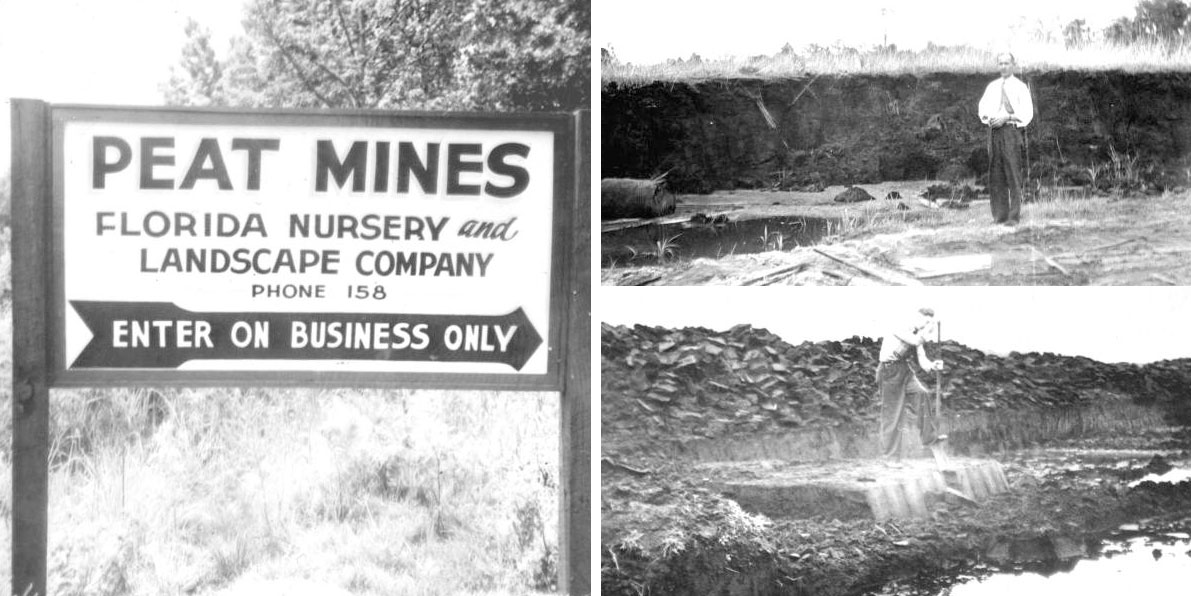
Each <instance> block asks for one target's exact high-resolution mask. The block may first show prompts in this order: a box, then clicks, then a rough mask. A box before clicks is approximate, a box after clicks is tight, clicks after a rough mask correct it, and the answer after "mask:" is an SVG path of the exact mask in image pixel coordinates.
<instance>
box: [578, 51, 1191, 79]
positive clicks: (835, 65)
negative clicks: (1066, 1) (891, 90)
mask: <svg viewBox="0 0 1191 596" xmlns="http://www.w3.org/2000/svg"><path fill="white" fill-rule="evenodd" d="M999 51H1001V49H1000V48H973V47H970V46H947V47H945V46H935V45H930V46H928V47H927V48H926V49H923V50H912V51H907V50H901V51H898V50H893V49H889V48H880V47H878V48H873V49H868V50H857V49H855V48H849V47H842V46H837V47H821V46H814V47H811V48H809V49H806V50H804V51H801V52H786V53H779V54H775V55H772V56H753V57H749V58H744V57H725V58H718V59H692V60H681V59H676V60H670V61H667V62H665V63H661V64H645V65H638V64H632V63H622V62H619V61H616V60H611V61H607V62H605V63H604V65H603V67H602V68H601V76H602V77H603V80H604V81H605V82H626V83H641V82H651V81H674V82H678V81H698V80H706V79H736V78H789V77H804V76H813V75H847V74H887V75H902V74H926V73H935V72H948V73H993V72H995V62H996V60H995V58H996V54H997V53H998V52H999ZM1013 51H1014V53H1015V55H1016V57H1017V60H1018V64H1019V65H1020V67H1021V68H1022V70H1023V72H1025V73H1027V74H1028V73H1031V72H1046V71H1056V70H1078V71H1103V70H1123V71H1127V72H1191V44H1183V45H1177V46H1170V45H1168V44H1164V43H1159V42H1153V43H1144V42H1138V43H1135V44H1132V45H1116V44H1112V43H1107V42H1103V41H1098V42H1092V43H1085V44H1080V45H1077V46H1071V47H1068V46H1065V45H1064V44H1062V43H1046V42H1021V43H1018V44H1015V46H1014V48H1013Z"/></svg>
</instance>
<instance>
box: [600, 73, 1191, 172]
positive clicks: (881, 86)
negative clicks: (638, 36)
mask: <svg viewBox="0 0 1191 596" xmlns="http://www.w3.org/2000/svg"><path fill="white" fill-rule="evenodd" d="M1018 76H1019V77H1020V78H1022V79H1023V80H1024V81H1026V82H1027V83H1028V84H1029V85H1030V88H1031V89H1032V93H1033V97H1034V104H1035V117H1034V121H1033V123H1032V124H1031V125H1030V127H1029V130H1028V135H1027V136H1028V143H1029V162H1030V178H1031V179H1032V180H1035V181H1041V182H1042V183H1044V184H1051V183H1057V184H1060V185H1070V184H1087V183H1089V182H1091V181H1092V180H1091V178H1092V176H1091V175H1090V174H1089V172H1088V169H1089V168H1092V167H1094V166H1097V165H1099V166H1102V167H1104V168H1105V170H1104V171H1102V172H1100V173H1099V175H1098V176H1097V182H1098V183H1099V184H1098V185H1100V186H1104V185H1105V184H1108V183H1110V182H1111V181H1110V175H1109V174H1110V173H1111V172H1110V170H1111V168H1112V165H1113V152H1114V151H1115V152H1116V154H1117V156H1118V158H1119V160H1120V161H1118V162H1117V163H1118V164H1120V166H1121V167H1122V169H1123V168H1124V166H1126V165H1131V166H1132V167H1133V168H1134V173H1136V174H1138V175H1139V176H1138V177H1139V178H1141V179H1142V180H1144V181H1145V186H1146V187H1147V188H1148V189H1158V190H1161V189H1164V188H1173V187H1175V186H1179V185H1186V184H1188V177H1189V175H1191V74H1189V73H1123V72H1116V71H1102V72H1046V73H1024V74H1020V75H1018ZM993 78H995V74H975V75H973V74H947V73H933V74H927V75H921V76H919V75H898V76H893V75H880V76H878V75H863V76H818V77H810V76H808V77H805V78H788V79H777V80H752V79H731V80H717V81H704V82H694V83H673V82H654V83H646V84H635V83H617V82H607V83H605V84H604V87H603V92H602V94H601V126H602V131H601V135H602V147H603V149H602V155H601V163H602V164H603V166H602V168H603V172H602V176H603V177H605V178H610V177H627V178H649V177H652V176H654V175H657V174H661V173H668V174H667V181H668V184H669V187H670V189H671V190H673V191H675V192H710V191H712V190H730V189H734V188H778V189H785V190H788V189H806V188H815V187H816V186H818V185H831V184H858V183H874V182H879V181H883V180H918V179H927V178H940V179H953V178H966V177H972V176H978V175H980V174H983V173H984V172H985V171H986V170H987V163H988V151H987V143H988V129H987V127H985V126H984V125H983V124H981V123H980V120H979V118H978V117H977V115H976V104H977V102H978V101H979V99H980V96H981V95H982V94H983V92H984V88H985V86H986V85H987V84H988V83H989V82H990V81H991V80H992V79H993ZM1130 159H1135V160H1136V161H1135V163H1132V164H1129V163H1128V162H1129V160H1130ZM1138 190H1140V189H1138Z"/></svg>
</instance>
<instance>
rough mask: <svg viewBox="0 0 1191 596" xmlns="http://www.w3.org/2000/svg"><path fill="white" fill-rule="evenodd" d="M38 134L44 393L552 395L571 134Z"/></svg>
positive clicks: (417, 118) (174, 126) (537, 127)
mask: <svg viewBox="0 0 1191 596" xmlns="http://www.w3.org/2000/svg"><path fill="white" fill-rule="evenodd" d="M51 113H52V116H51V119H52V128H51V130H52V136H53V148H54V152H55V160H54V165H53V172H52V176H53V187H54V203H53V205H54V209H53V224H54V251H53V257H54V266H53V269H54V272H55V274H56V275H55V277H54V279H53V282H52V287H53V290H54V291H53V296H52V300H51V305H50V307H51V308H52V309H53V315H54V316H51V317H50V320H51V321H54V327H52V332H53V336H54V339H55V340H56V341H53V342H51V343H52V348H53V349H52V351H53V352H54V354H53V358H54V361H55V370H54V374H55V381H56V382H58V383H59V384H67V385H69V384H96V383H100V384H102V383H105V382H107V381H111V382H113V383H115V384H124V385H126V384H129V383H130V382H133V381H144V382H155V381H160V382H179V383H180V382H184V381H187V380H193V379H204V380H211V381H218V380H227V381H228V382H229V383H234V382H241V381H245V382H252V383H257V382H261V381H265V382H280V383H286V384H290V383H292V384H299V383H302V382H309V381H311V380H318V379H321V378H326V377H325V375H328V374H330V375H337V376H345V377H349V378H350V377H353V376H358V377H359V378H361V379H362V380H364V381H374V382H377V383H390V382H393V381H394V380H398V381H400V380H402V379H406V380H411V381H414V383H413V384H414V385H415V386H416V385H418V384H421V385H435V384H436V383H435V379H441V378H449V379H454V381H453V383H454V384H456V385H463V386H487V385H486V384H485V383H484V382H473V380H476V379H478V380H479V381H486V380H496V381H497V382H496V385H494V388H499V387H501V386H510V387H525V388H552V387H557V385H558V380H557V378H558V376H559V375H558V371H557V365H556V360H557V359H556V358H554V357H552V356H551V355H552V354H556V353H558V350H557V345H558V341H559V335H560V332H559V329H560V327H561V324H560V321H561V312H559V311H560V309H561V306H560V304H561V300H560V294H561V289H560V288H561V286H562V284H561V282H560V281H559V278H560V277H561V276H560V275H559V270H560V263H562V258H561V257H562V255H560V254H559V253H560V252H562V251H561V250H560V248H559V247H560V246H563V244H562V243H563V242H565V240H566V235H567V233H568V232H567V230H568V227H567V222H569V219H568V218H567V216H568V213H567V209H566V208H565V207H563V206H564V205H567V204H568V201H569V200H570V199H571V197H570V196H568V195H569V193H570V192H571V191H570V190H569V189H570V188H571V186H572V185H571V184H570V180H568V178H569V176H571V174H570V172H569V170H568V168H569V165H568V164H570V163H573V159H572V156H571V151H572V149H571V146H572V145H573V142H572V140H571V135H573V133H572V132H571V128H570V125H571V119H570V117H569V116H568V115H558V114H553V115H541V116H507V115H443V114H431V115H427V114H402V113H365V114H360V113H350V114H349V113H331V114H328V113H319V114H306V113H293V112H244V113H241V112H226V111H224V112H211V111H187V110H165V109H118V110H116V109H109V108H98V107H63V108H57V107H55V108H54V109H53V110H52V111H51ZM320 375H321V376H320ZM459 379H472V380H463V381H459ZM397 384H400V383H397ZM448 385H450V384H448Z"/></svg>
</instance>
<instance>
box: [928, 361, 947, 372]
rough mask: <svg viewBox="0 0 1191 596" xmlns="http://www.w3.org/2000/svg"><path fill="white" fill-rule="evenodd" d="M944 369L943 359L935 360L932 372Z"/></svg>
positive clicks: (931, 368)
mask: <svg viewBox="0 0 1191 596" xmlns="http://www.w3.org/2000/svg"><path fill="white" fill-rule="evenodd" d="M943 369H944V366H943V361H942V360H935V361H934V363H932V364H931V367H930V370H931V372H943Z"/></svg>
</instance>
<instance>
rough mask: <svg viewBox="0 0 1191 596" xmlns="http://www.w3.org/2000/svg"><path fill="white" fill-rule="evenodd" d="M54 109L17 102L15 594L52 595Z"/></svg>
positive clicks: (14, 215)
mask: <svg viewBox="0 0 1191 596" xmlns="http://www.w3.org/2000/svg"><path fill="white" fill-rule="evenodd" d="M51 199H52V182H51V178H50V108H49V105H48V104H46V103H45V102H42V101H36V100H29V99H14V100H12V206H11V208H12V305H13V314H12V389H13V392H12V395H13V400H12V593H13V594H45V593H46V553H47V546H48V545H47V533H48V521H47V520H48V517H47V514H48V510H49V459H48V456H49V422H50V416H49V405H50V391H49V346H48V345H47V340H48V334H47V332H46V329H47V327H48V325H47V320H46V317H47V312H46V306H47V300H46V296H47V292H48V277H49V274H50V271H51V270H50V240H51V238H52V237H53V235H52V234H51V233H50V229H49V222H50V208H51V206H52V200H51Z"/></svg>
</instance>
